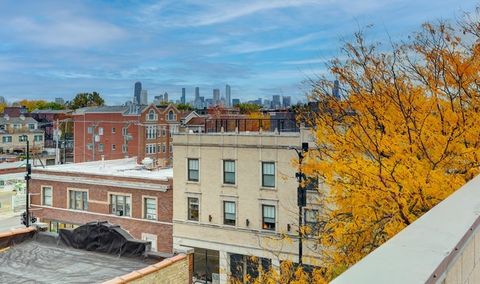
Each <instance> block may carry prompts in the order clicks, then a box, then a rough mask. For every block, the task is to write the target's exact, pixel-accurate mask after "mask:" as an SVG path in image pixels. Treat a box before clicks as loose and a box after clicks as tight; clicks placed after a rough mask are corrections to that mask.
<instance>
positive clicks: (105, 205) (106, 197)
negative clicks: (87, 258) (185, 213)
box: [30, 170, 173, 253]
mask: <svg viewBox="0 0 480 284" xmlns="http://www.w3.org/2000/svg"><path fill="white" fill-rule="evenodd" d="M112 181H113V182H115V183H117V184H118V185H116V184H115V183H113V185H112ZM142 184H143V185H145V187H151V186H156V187H158V189H142V188H138V186H139V185H140V186H141V185H142ZM129 185H132V188H129ZM134 185H135V186H134ZM147 185H148V186H147ZM44 186H49V187H52V191H53V193H52V196H53V197H52V206H44V205H43V204H42V203H43V201H42V187H44ZM162 186H163V187H168V189H167V190H166V191H162ZM69 190H78V191H87V192H88V193H87V196H88V210H86V211H83V210H73V209H69V198H68V192H69ZM163 190H164V189H163ZM30 193H31V208H32V212H33V214H34V216H35V217H38V218H40V220H41V221H42V220H54V221H57V222H62V223H67V224H77V225H81V224H85V223H87V222H91V221H108V222H110V223H112V224H116V225H120V226H121V227H122V228H123V229H125V230H127V231H128V232H130V234H131V235H132V236H133V237H135V238H137V239H141V238H142V233H145V234H151V235H156V238H157V250H158V251H159V252H162V253H172V214H173V211H172V206H173V195H172V180H171V179H168V181H167V180H165V181H162V180H151V179H143V178H127V177H123V178H120V177H106V176H99V175H90V174H72V173H64V172H52V171H42V170H34V173H33V178H32V180H31V182H30ZM112 193H115V194H118V195H122V194H124V195H128V196H131V208H130V210H131V217H126V216H116V215H114V214H111V213H110V194H112ZM144 197H151V198H156V199H157V203H156V205H157V219H156V220H147V219H145V218H144V210H145V209H144V207H145V206H144Z"/></svg>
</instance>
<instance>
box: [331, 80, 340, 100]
mask: <svg viewBox="0 0 480 284" xmlns="http://www.w3.org/2000/svg"><path fill="white" fill-rule="evenodd" d="M332 95H333V96H334V97H335V98H337V99H339V98H340V83H339V82H338V80H335V81H333V90H332Z"/></svg>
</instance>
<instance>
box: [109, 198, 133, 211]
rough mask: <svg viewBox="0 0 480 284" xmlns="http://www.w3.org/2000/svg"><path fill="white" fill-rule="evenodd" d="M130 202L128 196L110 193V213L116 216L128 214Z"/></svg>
mask: <svg viewBox="0 0 480 284" xmlns="http://www.w3.org/2000/svg"><path fill="white" fill-rule="evenodd" d="M131 205H132V202H131V199H130V196H126V195H115V194H112V195H110V208H111V209H110V213H112V214H115V215H117V216H130V208H131Z"/></svg>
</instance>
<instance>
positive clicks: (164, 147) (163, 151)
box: [162, 143, 167, 153]
mask: <svg viewBox="0 0 480 284" xmlns="http://www.w3.org/2000/svg"><path fill="white" fill-rule="evenodd" d="M165 152H167V146H166V145H165V143H162V153H165Z"/></svg>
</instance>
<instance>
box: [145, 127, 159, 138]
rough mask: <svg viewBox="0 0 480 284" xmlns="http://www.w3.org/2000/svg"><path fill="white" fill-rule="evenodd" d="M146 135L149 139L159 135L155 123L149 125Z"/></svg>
mask: <svg viewBox="0 0 480 284" xmlns="http://www.w3.org/2000/svg"><path fill="white" fill-rule="evenodd" d="M145 137H146V138H147V139H155V138H156V137H157V127H156V126H154V125H149V126H147V127H146V129H145Z"/></svg>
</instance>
